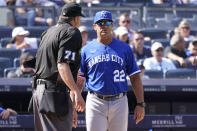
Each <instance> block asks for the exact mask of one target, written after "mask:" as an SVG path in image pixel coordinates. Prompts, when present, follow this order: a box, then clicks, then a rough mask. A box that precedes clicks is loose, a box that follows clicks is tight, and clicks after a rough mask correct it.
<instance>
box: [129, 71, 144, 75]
mask: <svg viewBox="0 0 197 131" xmlns="http://www.w3.org/2000/svg"><path fill="white" fill-rule="evenodd" d="M140 72H141V71H140V70H137V71H135V72H133V73H131V74H130V75H129V76H132V75H135V74H137V73H140Z"/></svg>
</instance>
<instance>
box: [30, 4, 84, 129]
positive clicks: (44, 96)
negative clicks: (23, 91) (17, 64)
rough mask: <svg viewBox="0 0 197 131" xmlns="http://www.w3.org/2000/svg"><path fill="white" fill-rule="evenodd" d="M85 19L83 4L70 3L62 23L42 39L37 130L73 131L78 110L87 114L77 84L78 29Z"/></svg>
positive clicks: (37, 77)
mask: <svg viewBox="0 0 197 131" xmlns="http://www.w3.org/2000/svg"><path fill="white" fill-rule="evenodd" d="M81 16H84V15H83V14H82V13H81V7H80V5H78V4H76V3H68V4H66V5H64V6H63V8H62V12H61V15H60V17H59V20H58V23H57V24H56V25H55V26H53V27H51V28H49V29H48V30H47V31H45V32H44V33H43V34H42V36H41V42H40V46H39V49H38V52H37V55H36V65H35V68H36V73H35V78H34V83H35V84H34V85H33V87H34V93H33V111H34V123H35V131H71V130H72V126H74V127H76V122H77V113H76V112H75V110H76V111H81V112H82V111H84V108H85V102H84V100H83V98H82V96H81V94H80V91H79V89H78V87H77V85H76V83H75V81H76V77H77V71H78V69H79V64H80V55H79V51H80V49H81V46H82V38H81V34H80V32H79V30H78V29H77V28H78V27H79V26H80V18H81ZM68 92H70V97H69V93H68ZM70 98H71V99H70Z"/></svg>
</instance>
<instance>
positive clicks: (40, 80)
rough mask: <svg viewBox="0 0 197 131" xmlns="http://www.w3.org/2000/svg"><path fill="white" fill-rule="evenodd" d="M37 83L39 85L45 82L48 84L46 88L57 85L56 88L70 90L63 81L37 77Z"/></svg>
mask: <svg viewBox="0 0 197 131" xmlns="http://www.w3.org/2000/svg"><path fill="white" fill-rule="evenodd" d="M36 83H37V85H42V84H44V85H45V86H46V88H53V87H55V88H56V90H60V91H66V92H69V90H68V88H67V86H66V85H65V84H64V83H61V82H57V81H51V80H45V79H37V81H36ZM58 87H59V88H58Z"/></svg>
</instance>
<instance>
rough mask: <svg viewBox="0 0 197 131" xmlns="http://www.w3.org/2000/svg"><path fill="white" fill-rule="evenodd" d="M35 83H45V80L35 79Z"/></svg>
mask: <svg viewBox="0 0 197 131" xmlns="http://www.w3.org/2000/svg"><path fill="white" fill-rule="evenodd" d="M36 83H37V85H42V84H46V80H44V79H37V80H36Z"/></svg>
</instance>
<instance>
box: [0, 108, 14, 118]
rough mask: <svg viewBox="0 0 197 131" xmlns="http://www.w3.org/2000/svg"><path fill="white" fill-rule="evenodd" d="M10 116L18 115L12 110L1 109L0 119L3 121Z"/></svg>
mask: <svg viewBox="0 0 197 131" xmlns="http://www.w3.org/2000/svg"><path fill="white" fill-rule="evenodd" d="M10 115H17V112H16V111H15V110H13V109H10V108H7V109H4V108H2V107H0V117H1V118H2V119H8V118H9V116H10Z"/></svg>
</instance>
